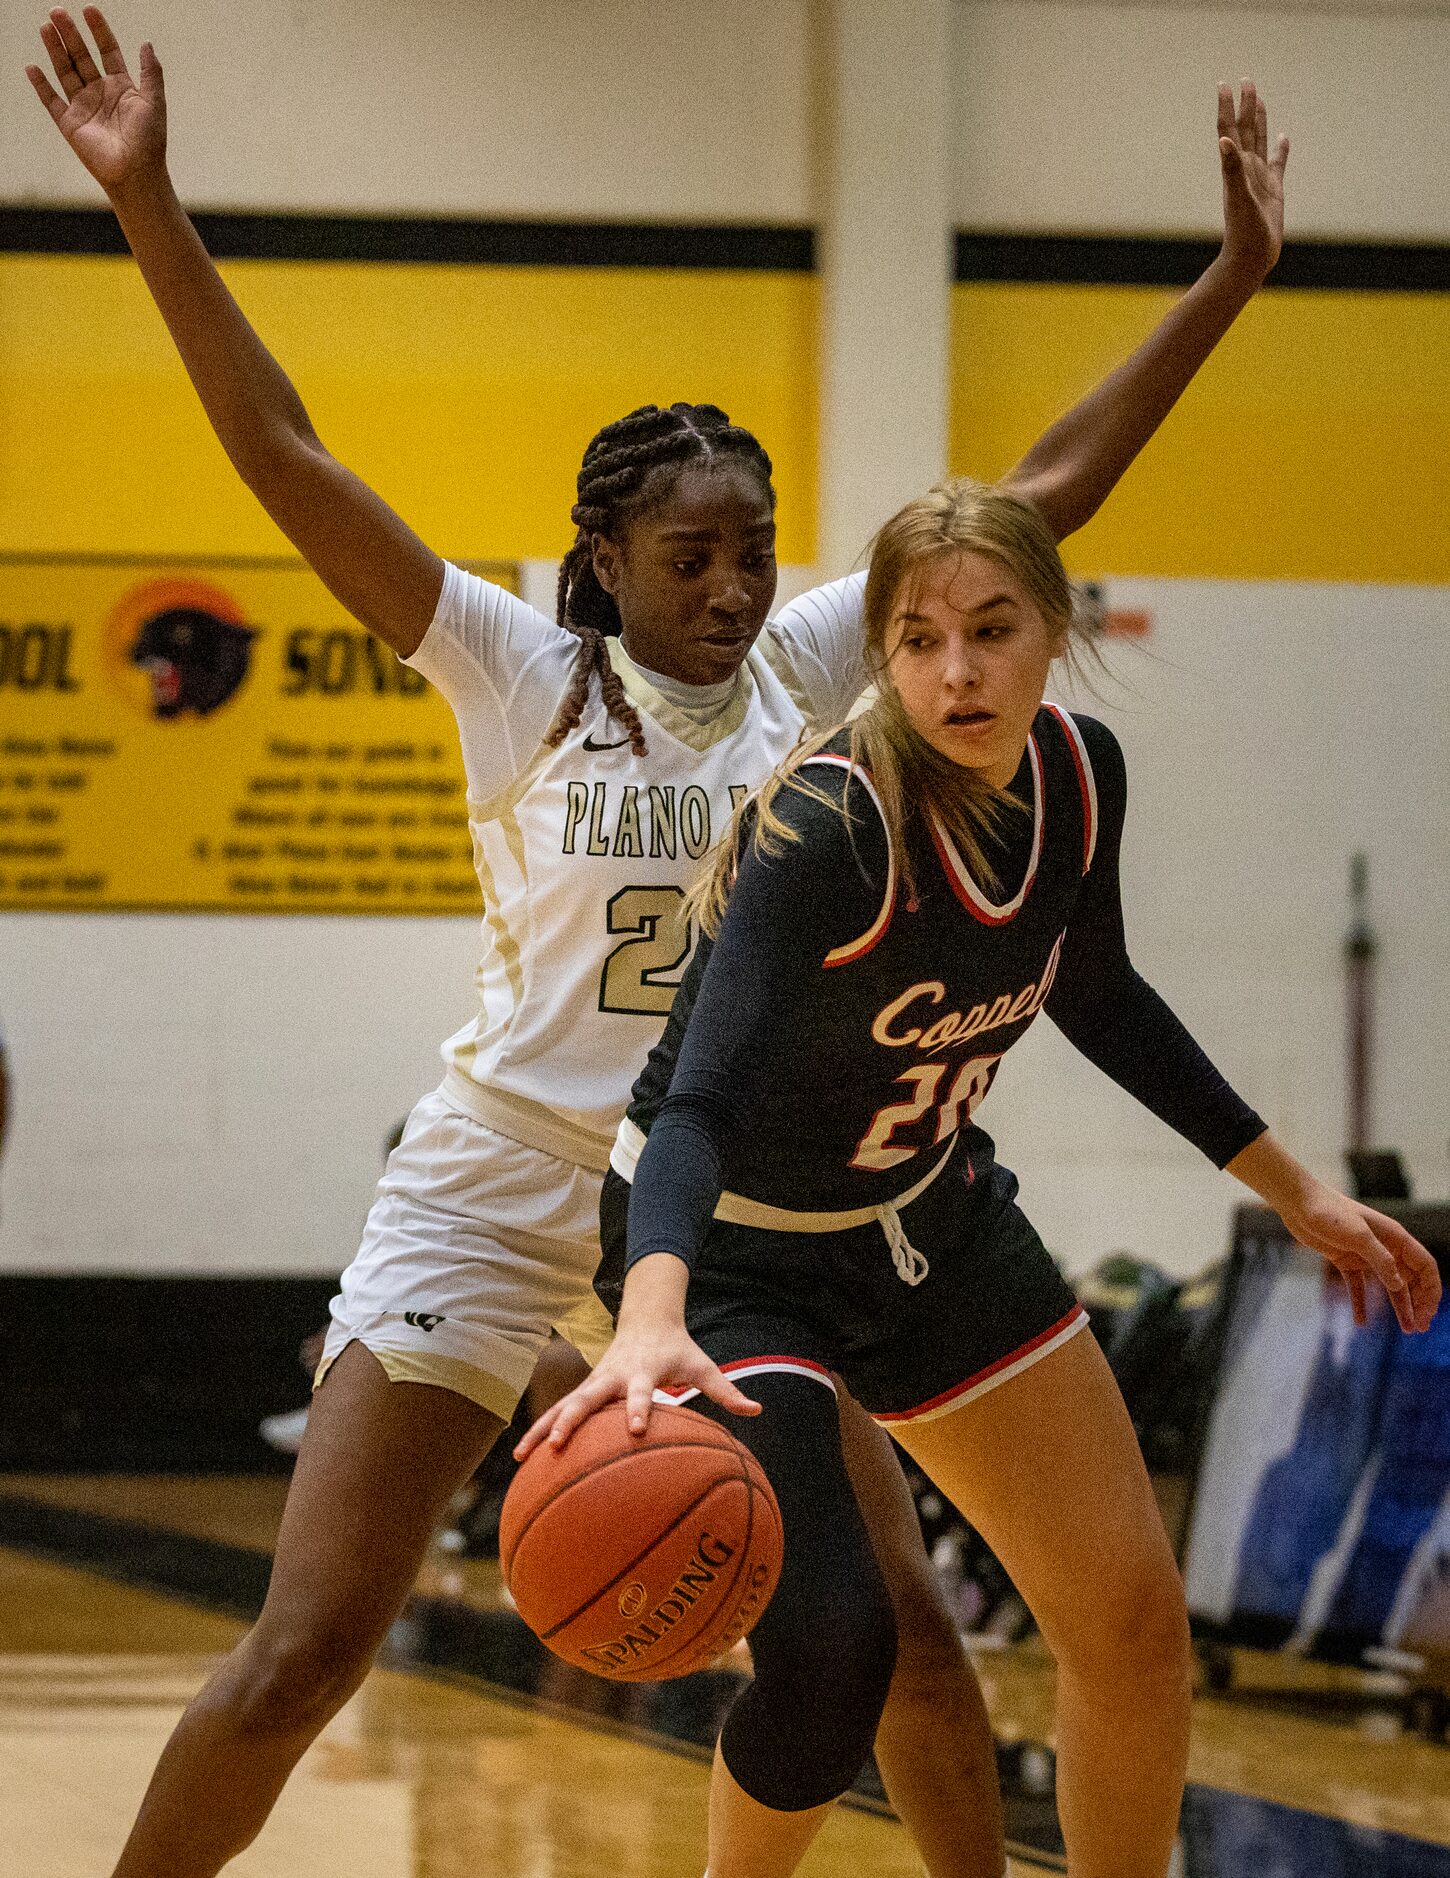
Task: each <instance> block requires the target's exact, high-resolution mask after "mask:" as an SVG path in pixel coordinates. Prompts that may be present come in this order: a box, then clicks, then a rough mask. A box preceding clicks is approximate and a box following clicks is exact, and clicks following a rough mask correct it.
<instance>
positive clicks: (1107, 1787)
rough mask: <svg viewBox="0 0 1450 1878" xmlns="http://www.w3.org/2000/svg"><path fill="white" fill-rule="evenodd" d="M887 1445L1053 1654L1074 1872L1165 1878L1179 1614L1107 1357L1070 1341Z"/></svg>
mask: <svg viewBox="0 0 1450 1878" xmlns="http://www.w3.org/2000/svg"><path fill="white" fill-rule="evenodd" d="M897 1438H898V1440H899V1441H900V1443H901V1445H902V1447H904V1448H905V1449H906V1451H907V1452H908V1453H909V1454H910V1455H912V1456H913V1458H914V1459H915V1460H916V1461H917V1462H918V1463H919V1464H920V1465H921V1466H922V1467H924V1468H925V1469H926V1471H927V1473H929V1474H930V1475H931V1477H932V1479H933V1480H935V1481H936V1483H937V1485H938V1486H939V1487H940V1488H941V1489H942V1491H943V1492H944V1493H945V1494H947V1496H948V1497H949V1498H950V1499H951V1500H952V1501H953V1502H954V1503H955V1504H956V1505H957V1506H958V1507H959V1508H960V1509H961V1511H962V1512H963V1513H964V1514H965V1515H966V1517H967V1518H968V1519H969V1520H971V1522H972V1524H973V1525H974V1526H975V1527H976V1528H977V1530H978V1531H979V1532H980V1533H981V1534H982V1537H983V1538H984V1539H985V1540H986V1541H987V1543H988V1545H990V1546H991V1547H992V1549H993V1551H994V1552H995V1553H996V1554H997V1556H998V1558H999V1559H1001V1561H1002V1563H1003V1565H1004V1566H1005V1567H1006V1569H1007V1571H1008V1572H1010V1574H1011V1576H1012V1581H1013V1583H1014V1584H1015V1585H1016V1586H1017V1588H1018V1590H1019V1591H1020V1592H1021V1593H1022V1595H1023V1597H1024V1598H1025V1599H1026V1600H1027V1603H1028V1604H1029V1606H1030V1607H1031V1610H1032V1613H1033V1616H1034V1617H1035V1618H1036V1619H1037V1621H1038V1623H1039V1624H1040V1626H1041V1628H1042V1634H1043V1636H1044V1638H1045V1639H1046V1641H1047V1644H1048V1647H1049V1648H1050V1649H1051V1651H1052V1653H1053V1655H1054V1656H1055V1657H1056V1658H1057V1667H1058V1721H1057V1733H1058V1794H1057V1797H1058V1809H1059V1812H1060V1814H1061V1817H1062V1829H1063V1835H1064V1837H1065V1838H1066V1840H1067V1856H1068V1871H1069V1873H1070V1874H1071V1878H1163V1874H1164V1873H1165V1872H1166V1871H1167V1869H1168V1861H1169V1858H1170V1856H1171V1854H1172V1848H1173V1840H1174V1836H1175V1833H1176V1830H1177V1825H1178V1812H1179V1806H1180V1803H1181V1801H1182V1797H1183V1781H1184V1773H1185V1769H1186V1766H1187V1760H1188V1721H1189V1704H1190V1691H1191V1673H1190V1664H1189V1647H1188V1620H1187V1614H1186V1611H1185V1608H1184V1601H1183V1586H1182V1583H1181V1582H1180V1580H1179V1576H1178V1571H1177V1568H1176V1566H1175V1564H1174V1562H1173V1554H1172V1551H1171V1549H1170V1547H1169V1544H1168V1538H1167V1535H1166V1533H1165V1532H1164V1530H1163V1523H1162V1521H1161V1519H1160V1518H1159V1516H1158V1509H1157V1507H1156V1506H1155V1504H1154V1501H1153V1493H1152V1489H1151V1487H1150V1486H1149V1484H1148V1472H1147V1469H1146V1468H1145V1467H1144V1465H1143V1457H1142V1454H1141V1452H1140V1451H1139V1448H1138V1443H1137V1440H1136V1439H1135V1437H1134V1434H1133V1428H1132V1424H1131V1423H1130V1421H1129V1420H1128V1415H1127V1411H1126V1409H1125V1408H1124V1407H1123V1400H1122V1397H1121V1396H1120V1395H1119V1393H1118V1389H1117V1385H1116V1384H1115V1383H1114V1381H1113V1379H1112V1376H1111V1374H1110V1373H1109V1370H1108V1366H1107V1364H1106V1362H1105V1361H1104V1359H1103V1355H1102V1352H1101V1351H1100V1350H1099V1348H1098V1346H1097V1344H1096V1343H1095V1342H1094V1341H1093V1339H1092V1337H1091V1336H1085V1335H1079V1336H1076V1337H1074V1338H1073V1339H1072V1341H1071V1342H1070V1343H1067V1344H1064V1345H1063V1346H1062V1348H1061V1349H1059V1350H1055V1351H1054V1352H1053V1354H1052V1355H1051V1356H1048V1357H1044V1358H1043V1359H1042V1361H1041V1362H1039V1363H1037V1364H1035V1365H1033V1367H1032V1368H1030V1369H1028V1370H1025V1371H1024V1372H1023V1373H1022V1374H1021V1375H1019V1376H1016V1377H1014V1378H1013V1379H1012V1381H1011V1382H1008V1383H1004V1384H1003V1385H1002V1386H1001V1387H1000V1388H998V1389H994V1390H992V1391H990V1392H989V1393H988V1394H986V1395H983V1396H979V1397H978V1398H977V1400H976V1401H974V1402H969V1403H967V1404H966V1405H965V1406H964V1407H962V1408H960V1409H958V1410H957V1411H956V1413H955V1414H952V1415H946V1416H943V1417H942V1418H941V1419H940V1420H938V1421H932V1422H925V1423H920V1424H918V1425H916V1426H915V1427H912V1426H910V1425H906V1426H903V1427H902V1428H901V1429H900V1431H899V1432H898V1436H897Z"/></svg>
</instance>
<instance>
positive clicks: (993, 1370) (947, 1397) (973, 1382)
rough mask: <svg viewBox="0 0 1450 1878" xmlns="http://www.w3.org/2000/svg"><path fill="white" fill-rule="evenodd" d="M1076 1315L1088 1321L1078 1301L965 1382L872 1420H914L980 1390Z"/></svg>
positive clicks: (874, 1416)
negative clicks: (1045, 1327) (1026, 1340)
mask: <svg viewBox="0 0 1450 1878" xmlns="http://www.w3.org/2000/svg"><path fill="white" fill-rule="evenodd" d="M1077 1318H1081V1319H1082V1320H1083V1322H1084V1323H1086V1322H1087V1312H1086V1311H1084V1309H1083V1308H1082V1306H1081V1305H1080V1304H1074V1305H1073V1307H1072V1309H1071V1310H1070V1311H1069V1312H1068V1313H1067V1315H1066V1316H1065V1317H1060V1318H1058V1320H1057V1322H1056V1323H1055V1324H1053V1325H1052V1326H1051V1328H1050V1329H1048V1330H1044V1331H1043V1333H1042V1335H1041V1336H1040V1337H1034V1338H1033V1339H1032V1340H1031V1342H1030V1343H1024V1344H1021V1345H1019V1346H1018V1348H1017V1349H1015V1350H1011V1351H1009V1352H1008V1354H1007V1355H1006V1356H999V1357H998V1359H997V1361H996V1362H995V1363H989V1364H988V1365H987V1367H986V1368H985V1369H979V1370H978V1371H977V1373H976V1375H975V1376H968V1377H967V1379H966V1381H965V1382H959V1383H955V1384H954V1385H953V1386H952V1387H951V1388H950V1389H943V1390H942V1392H941V1394H940V1395H934V1396H931V1397H930V1398H929V1399H928V1400H927V1401H925V1402H918V1403H917V1405H916V1407H915V1408H909V1409H895V1410H892V1411H891V1412H890V1413H889V1414H884V1415H882V1414H876V1413H874V1412H873V1414H872V1416H871V1419H872V1421H876V1422H909V1421H914V1420H915V1419H916V1417H917V1416H918V1415H928V1414H930V1413H931V1412H932V1410H933V1409H939V1408H943V1407H945V1406H946V1404H947V1403H948V1402H954V1401H955V1400H956V1399H957V1397H958V1396H964V1395H967V1394H969V1393H970V1391H971V1390H973V1389H980V1388H981V1386H982V1384H983V1383H984V1382H990V1381H991V1379H992V1377H993V1376H996V1375H998V1374H999V1373H1000V1372H1001V1371H1002V1370H1004V1369H1010V1368H1011V1367H1012V1365H1013V1364H1014V1363H1020V1362H1021V1361H1022V1359H1023V1358H1024V1357H1027V1356H1031V1354H1032V1352H1033V1351H1034V1350H1040V1349H1041V1348H1042V1346H1043V1344H1044V1343H1051V1342H1052V1339H1053V1338H1054V1337H1058V1336H1061V1335H1062V1333H1063V1331H1064V1330H1066V1329H1067V1327H1068V1325H1069V1324H1071V1323H1073V1322H1074V1320H1075V1319H1077Z"/></svg>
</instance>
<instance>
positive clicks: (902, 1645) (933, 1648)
mask: <svg viewBox="0 0 1450 1878" xmlns="http://www.w3.org/2000/svg"><path fill="white" fill-rule="evenodd" d="M891 1603H892V1609H893V1612H894V1614H895V1619H896V1675H895V1681H894V1683H893V1685H892V1689H893V1694H894V1695H902V1694H908V1695H909V1694H912V1693H915V1692H919V1693H920V1694H922V1695H924V1696H928V1697H931V1698H933V1699H935V1698H936V1697H937V1696H938V1695H939V1694H940V1692H941V1690H942V1689H943V1688H945V1687H948V1686H950V1683H951V1680H952V1678H954V1677H955V1676H957V1675H959V1674H960V1672H961V1667H962V1664H963V1663H964V1661H965V1660H966V1652H965V1650H964V1649H963V1648H962V1639H961V1634H960V1632H959V1631H958V1629H957V1626H956V1622H955V1620H954V1619H953V1617H952V1614H951V1611H950V1610H949V1609H948V1607H947V1602H946V1598H945V1596H944V1595H943V1593H942V1588H941V1585H940V1582H939V1581H938V1579H937V1575H936V1573H935V1572H934V1571H933V1570H932V1569H931V1567H930V1564H929V1563H928V1561H927V1560H926V1558H925V1556H924V1555H923V1558H922V1568H921V1570H920V1571H916V1572H912V1573H911V1574H910V1575H907V1576H898V1577H896V1578H895V1579H893V1581H892V1584H891Z"/></svg>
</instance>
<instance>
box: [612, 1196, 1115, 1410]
mask: <svg viewBox="0 0 1450 1878" xmlns="http://www.w3.org/2000/svg"><path fill="white" fill-rule="evenodd" d="M1016 1192H1017V1182H1016V1179H1015V1177H1014V1176H1013V1175H1012V1174H1011V1173H1010V1172H1009V1171H1008V1170H1007V1169H1006V1168H1003V1167H999V1166H996V1165H995V1164H989V1165H988V1167H986V1168H985V1169H983V1170H982V1171H981V1172H980V1173H979V1174H978V1175H977V1176H976V1177H975V1178H974V1179H970V1180H969V1179H968V1177H967V1175H966V1174H965V1173H964V1172H962V1171H959V1170H958V1168H957V1167H956V1166H949V1167H948V1168H947V1169H946V1170H945V1172H944V1173H943V1174H942V1175H941V1177H940V1178H939V1179H938V1180H936V1181H934V1182H933V1183H932V1185H931V1186H930V1187H929V1188H928V1189H927V1191H926V1192H925V1193H924V1194H922V1195H921V1196H920V1198H919V1199H917V1200H916V1201H914V1202H913V1203H912V1204H911V1205H910V1206H909V1207H907V1208H906V1209H905V1210H904V1211H903V1212H902V1213H901V1214H900V1216H899V1217H900V1221H901V1225H902V1227H903V1228H904V1230H905V1232H906V1234H907V1236H908V1238H909V1241H910V1245H911V1247H912V1248H914V1251H915V1252H916V1254H918V1255H919V1257H917V1258H916V1259H913V1260H911V1261H909V1268H910V1269H911V1270H913V1271H918V1272H919V1271H920V1270H921V1266H922V1263H923V1262H924V1264H925V1271H924V1273H923V1274H922V1275H921V1276H920V1277H919V1280H918V1282H916V1283H914V1284H913V1283H908V1282H907V1281H906V1280H905V1279H903V1278H902V1277H901V1276H900V1275H899V1272H898V1263H899V1262H898V1261H897V1260H895V1259H893V1256H892V1251H891V1246H890V1243H889V1240H888V1238H887V1235H886V1231H885V1229H884V1228H883V1227H882V1226H881V1225H878V1224H876V1223H874V1222H873V1223H872V1224H870V1225H867V1226H855V1227H851V1228H849V1229H848V1230H846V1231H842V1232H832V1233H807V1232H782V1231H771V1230H766V1229H763V1228H760V1227H755V1226H738V1225H732V1224H727V1223H726V1222H724V1221H721V1220H716V1221H714V1222H713V1223H712V1226H711V1229H710V1234H709V1237H708V1239H707V1240H706V1243H705V1245H704V1247H703V1248H702V1250H701V1253H700V1257H699V1260H698V1262H697V1264H696V1266H695V1269H694V1271H693V1272H692V1274H691V1278H690V1289H689V1295H688V1298H687V1301H686V1306H685V1322H686V1325H687V1327H688V1329H689V1332H690V1335H691V1336H692V1337H693V1338H694V1339H695V1341H696V1342H697V1343H698V1344H699V1345H700V1347H701V1348H702V1349H703V1350H704V1351H705V1352H706V1353H707V1354H708V1355H709V1356H711V1357H713V1358H714V1360H715V1361H716V1362H717V1363H718V1364H719V1365H720V1367H721V1368H722V1369H723V1370H724V1371H725V1372H726V1373H727V1374H728V1375H730V1376H731V1378H732V1380H734V1381H735V1382H736V1383H737V1384H741V1385H743V1386H744V1387H745V1391H746V1393H747V1394H749V1393H750V1387H749V1383H748V1381H747V1380H746V1378H747V1377H748V1375H750V1374H752V1373H753V1374H757V1375H758V1374H762V1373H768V1372H769V1371H772V1370H774V1371H781V1370H786V1369H789V1370H797V1371H799V1372H800V1373H802V1374H804V1375H818V1376H819V1377H820V1379H821V1380H822V1381H823V1382H824V1381H828V1380H829V1377H828V1374H827V1372H834V1373H835V1374H837V1375H839V1376H840V1378H841V1379H842V1381H843V1382H844V1383H845V1385H846V1387H847V1388H848V1389H849V1390H850V1392H851V1394H852V1395H853V1396H854V1397H855V1398H856V1400H857V1401H858V1402H859V1403H860V1404H861V1406H862V1408H864V1409H865V1410H866V1412H867V1414H869V1415H870V1416H871V1417H872V1419H873V1420H875V1421H877V1422H879V1423H881V1424H882V1425H883V1426H884V1427H886V1428H888V1429H889V1428H893V1427H900V1426H903V1425H905V1424H908V1423H912V1422H923V1421H930V1420H934V1419H935V1418H937V1417H939V1416H943V1415H948V1414H950V1413H952V1411H953V1410H955V1409H958V1408H961V1407H963V1406H964V1405H965V1404H966V1403H968V1402H970V1401H972V1400H974V1399H975V1398H976V1397H978V1396H981V1395H983V1394H985V1393H986V1392H987V1391H988V1390H990V1389H994V1388H997V1387H998V1386H999V1385H1000V1384H1002V1383H1004V1382H1008V1381H1010V1380H1011V1378H1012V1377H1014V1376H1017V1375H1020V1374H1021V1373H1022V1371H1024V1370H1025V1369H1028V1368H1029V1367H1031V1365H1032V1364H1034V1363H1036V1362H1039V1361H1041V1360H1042V1358H1043V1357H1046V1356H1049V1355H1050V1354H1051V1353H1052V1352H1053V1351H1054V1350H1056V1349H1058V1348H1060V1347H1061V1345H1063V1344H1064V1343H1066V1342H1067V1341H1068V1339H1069V1338H1071V1337H1073V1336H1075V1335H1076V1334H1077V1332H1078V1331H1079V1330H1081V1329H1083V1328H1084V1327H1085V1326H1086V1324H1087V1313H1086V1312H1085V1311H1084V1310H1083V1309H1082V1307H1081V1306H1080V1305H1079V1303H1078V1301H1077V1299H1076V1297H1075V1296H1074V1294H1073V1292H1072V1290H1071V1288H1070V1286H1069V1285H1068V1284H1067V1282H1066V1280H1065V1279H1064V1278H1063V1277H1062V1275H1061V1273H1060V1272H1059V1271H1058V1269H1057V1267H1056V1265H1055V1264H1054V1263H1053V1260H1052V1257H1051V1254H1050V1253H1049V1252H1048V1250H1047V1248H1046V1247H1045V1246H1044V1245H1043V1243H1042V1241H1041V1239H1040V1238H1039V1237H1038V1235H1037V1233H1036V1231H1035V1229H1034V1228H1033V1226H1032V1224H1031V1222H1030V1221H1029V1220H1028V1219H1027V1218H1026V1216H1025V1215H1024V1214H1023V1212H1022V1211H1021V1209H1020V1208H1019V1207H1018V1206H1017V1204H1016ZM628 1201H629V1187H628V1183H627V1182H625V1181H624V1180H622V1179H621V1178H620V1176H619V1175H618V1174H615V1173H613V1172H611V1173H610V1174H609V1175H608V1176H607V1177H606V1179H605V1185H604V1195H603V1202H602V1208H601V1223H602V1228H603V1239H604V1247H605V1256H604V1264H603V1266H602V1268H601V1281H602V1282H601V1284H600V1290H601V1295H603V1296H604V1297H605V1301H606V1302H607V1303H614V1302H617V1298H612V1297H611V1295H610V1294H611V1287H610V1284H609V1278H610V1276H611V1273H616V1274H617V1273H619V1272H620V1271H622V1268H623V1245H624V1228H625V1216H626V1213H627V1209H628ZM900 1263H902V1264H907V1263H908V1262H907V1261H900ZM671 1393H672V1394H673V1392H671ZM692 1393H693V1392H692ZM676 1399H679V1400H689V1399H690V1397H689V1396H688V1395H687V1396H681V1397H678V1398H676Z"/></svg>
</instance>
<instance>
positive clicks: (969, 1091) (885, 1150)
mask: <svg viewBox="0 0 1450 1878" xmlns="http://www.w3.org/2000/svg"><path fill="white" fill-rule="evenodd" d="M1001 1061H1002V1057H1001V1053H1000V1052H999V1053H998V1054H997V1055H996V1056H974V1057H973V1058H972V1059H971V1060H970V1062H967V1063H963V1064H962V1066H961V1068H960V1069H959V1070H958V1071H957V1073H956V1075H955V1076H954V1077H953V1078H952V1080H951V1084H950V1086H949V1087H948V1089H947V1092H946V1095H945V1096H944V1097H943V1098H942V1101H941V1106H940V1108H939V1109H938V1111H937V1123H936V1132H935V1134H934V1135H933V1137H932V1139H933V1140H934V1141H945V1140H946V1139H947V1137H948V1136H949V1135H954V1134H955V1133H956V1132H957V1130H958V1129H959V1128H961V1127H963V1126H964V1125H965V1124H966V1123H967V1122H969V1121H970V1120H971V1118H972V1110H973V1109H974V1108H976V1106H977V1104H978V1103H979V1102H980V1101H981V1099H982V1097H983V1096H984V1095H985V1094H986V1093H987V1091H988V1089H990V1088H991V1086H992V1072H993V1070H994V1069H995V1068H996V1067H997V1065H998V1064H999V1063H1000V1062H1001ZM948 1068H949V1065H948V1064H946V1063H913V1064H912V1066H911V1068H910V1069H908V1070H905V1071H903V1072H902V1074H901V1075H900V1076H898V1077H897V1078H896V1080H897V1081H898V1082H905V1083H914V1084H915V1085H916V1094H915V1095H914V1096H912V1097H911V1098H910V1099H909V1100H908V1101H905V1102H888V1103H887V1105H886V1106H885V1108H879V1109H877V1111H876V1113H875V1115H874V1116H873V1117H872V1118H871V1126H870V1127H869V1128H868V1129H867V1130H866V1132H865V1134H864V1135H862V1137H861V1140H860V1144H859V1145H858V1147H857V1149H856V1152H855V1153H854V1154H853V1155H852V1156H851V1165H852V1167H869V1168H873V1169H875V1170H877V1171H880V1170H881V1169H883V1168H887V1167H899V1166H900V1165H901V1163H902V1162H903V1161H909V1160H910V1159H911V1157H912V1155H913V1154H920V1152H921V1150H922V1149H923V1148H924V1147H926V1146H927V1145H928V1144H927V1143H926V1142H925V1141H918V1142H917V1143H916V1144H915V1145H914V1146H912V1147H895V1148H894V1147H892V1145H891V1137H892V1136H893V1135H894V1134H896V1133H897V1132H898V1131H899V1130H901V1129H904V1128H910V1127H911V1126H912V1125H913V1124H914V1123H916V1122H919V1121H921V1119H922V1118H923V1116H925V1115H926V1114H927V1113H928V1112H929V1111H930V1110H931V1109H932V1108H933V1107H934V1106H935V1105H936V1101H937V1090H938V1089H939V1088H940V1087H941V1081H942V1078H943V1076H945V1075H946V1073H947V1069H948Z"/></svg>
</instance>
